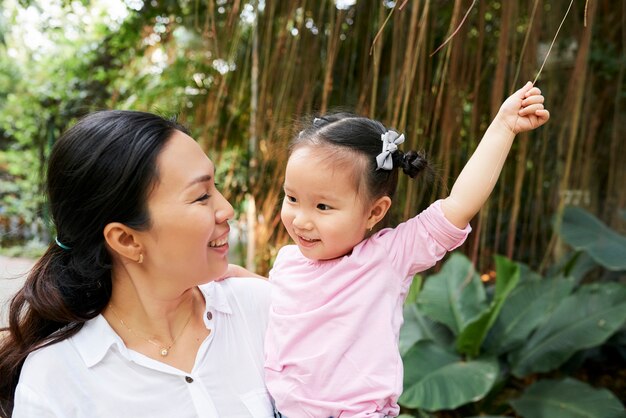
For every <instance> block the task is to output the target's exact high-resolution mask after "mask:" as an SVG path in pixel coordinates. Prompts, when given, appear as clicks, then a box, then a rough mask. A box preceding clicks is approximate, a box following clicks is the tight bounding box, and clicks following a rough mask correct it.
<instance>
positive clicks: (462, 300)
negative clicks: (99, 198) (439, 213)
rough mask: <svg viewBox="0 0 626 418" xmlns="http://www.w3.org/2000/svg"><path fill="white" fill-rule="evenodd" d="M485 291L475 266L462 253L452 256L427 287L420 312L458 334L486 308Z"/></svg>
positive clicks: (422, 293)
mask: <svg viewBox="0 0 626 418" xmlns="http://www.w3.org/2000/svg"><path fill="white" fill-rule="evenodd" d="M485 297H486V296H485V290H484V287H483V285H482V283H481V281H480V278H479V277H478V274H477V273H476V270H475V269H474V266H473V265H472V263H471V262H470V261H469V260H468V259H467V257H465V256H464V255H461V254H459V253H454V254H452V255H451V256H450V259H449V260H448V262H447V263H445V264H444V266H443V268H442V269H441V271H440V272H439V273H437V274H435V275H433V276H432V277H431V278H430V279H429V280H428V281H427V282H426V284H425V285H424V289H423V290H422V292H421V293H420V295H419V297H418V298H417V305H418V307H419V309H420V310H421V311H422V312H423V313H424V314H425V315H428V316H429V317H430V318H431V319H433V320H435V321H438V322H441V323H442V324H445V325H447V326H448V327H449V328H450V330H451V331H452V332H453V333H454V334H455V335H458V334H459V333H460V332H461V330H462V329H464V328H465V326H466V325H467V324H468V323H469V322H470V321H472V320H473V319H474V318H476V317H477V315H479V314H480V313H481V312H483V311H484V310H485V308H486V304H485Z"/></svg>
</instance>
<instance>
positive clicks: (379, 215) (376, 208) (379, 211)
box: [366, 196, 391, 230]
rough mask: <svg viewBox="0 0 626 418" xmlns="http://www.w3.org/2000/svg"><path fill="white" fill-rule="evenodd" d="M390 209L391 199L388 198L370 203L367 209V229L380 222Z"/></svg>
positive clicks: (384, 197)
mask: <svg viewBox="0 0 626 418" xmlns="http://www.w3.org/2000/svg"><path fill="white" fill-rule="evenodd" d="M390 207H391V198H390V197H389V196H382V197H379V198H378V199H376V200H375V201H374V203H372V205H371V206H370V208H369V214H368V218H367V224H366V225H367V229H369V230H371V229H372V228H374V227H375V226H376V224H377V223H378V222H380V221H381V220H382V219H383V218H384V217H385V215H386V214H387V211H388V210H389V208H390Z"/></svg>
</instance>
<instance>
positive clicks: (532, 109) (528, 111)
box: [519, 103, 544, 116]
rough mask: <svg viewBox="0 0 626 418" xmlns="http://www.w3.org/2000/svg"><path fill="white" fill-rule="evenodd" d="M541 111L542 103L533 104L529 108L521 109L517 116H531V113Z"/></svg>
mask: <svg viewBox="0 0 626 418" xmlns="http://www.w3.org/2000/svg"><path fill="white" fill-rule="evenodd" d="M543 109H544V108H543V103H535V104H531V105H530V106H526V107H524V108H523V109H520V111H519V115H520V116H527V115H532V114H533V113H535V112H537V111H539V110H543Z"/></svg>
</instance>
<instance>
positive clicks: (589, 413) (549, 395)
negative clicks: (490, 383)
mask: <svg viewBox="0 0 626 418" xmlns="http://www.w3.org/2000/svg"><path fill="white" fill-rule="evenodd" d="M511 405H513V408H514V409H515V411H516V412H517V413H518V414H520V415H521V416H522V417H523V418H624V417H626V413H625V412H624V406H623V405H622V404H621V402H620V401H619V400H618V399H617V398H616V397H615V395H613V394H612V393H611V392H609V391H608V390H606V389H594V388H593V387H591V386H589V385H587V384H586V383H583V382H580V381H578V380H574V379H564V380H541V381H539V382H537V383H535V384H533V385H532V386H530V387H529V388H528V389H526V391H525V392H524V394H523V395H522V397H521V398H519V399H516V400H514V401H511Z"/></svg>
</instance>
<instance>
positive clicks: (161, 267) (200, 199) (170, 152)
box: [140, 131, 233, 288]
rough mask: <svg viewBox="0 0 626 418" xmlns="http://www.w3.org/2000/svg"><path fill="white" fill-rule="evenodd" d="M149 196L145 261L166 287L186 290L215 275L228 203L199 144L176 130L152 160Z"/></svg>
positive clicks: (222, 255) (222, 254)
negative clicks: (153, 182) (154, 177)
mask: <svg viewBox="0 0 626 418" xmlns="http://www.w3.org/2000/svg"><path fill="white" fill-rule="evenodd" d="M157 169H158V177H159V179H158V181H157V183H156V185H155V186H154V188H153V189H152V191H151V193H150V195H149V196H148V211H149V213H150V218H151V225H150V229H148V230H146V231H142V232H140V236H141V237H142V244H143V245H144V247H143V248H144V252H143V256H144V263H145V264H147V265H146V267H149V268H151V269H152V271H153V272H155V274H153V275H152V276H153V277H158V278H159V279H160V280H162V281H163V282H164V283H166V285H168V286H172V287H173V288H181V285H182V287H183V288H189V287H192V286H196V285H198V284H202V283H207V282H209V281H211V280H214V279H216V278H218V277H220V276H221V275H222V274H224V272H225V271H226V268H227V266H228V260H227V255H228V232H229V227H228V223H227V221H228V219H231V218H232V217H233V207H232V206H231V205H230V203H228V201H226V199H224V196H222V194H221V193H220V192H219V191H218V190H217V188H216V186H215V167H214V165H213V163H212V162H211V160H210V159H209V158H208V157H207V156H206V155H205V153H204V152H203V151H202V149H201V148H200V146H199V145H198V144H197V143H196V141H194V140H193V139H192V138H191V137H189V136H188V135H186V134H184V133H182V132H180V131H176V132H175V133H174V134H173V135H172V137H171V138H170V139H169V140H168V142H167V144H166V145H165V147H164V148H163V150H162V151H161V153H160V154H159V156H158V158H157Z"/></svg>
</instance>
